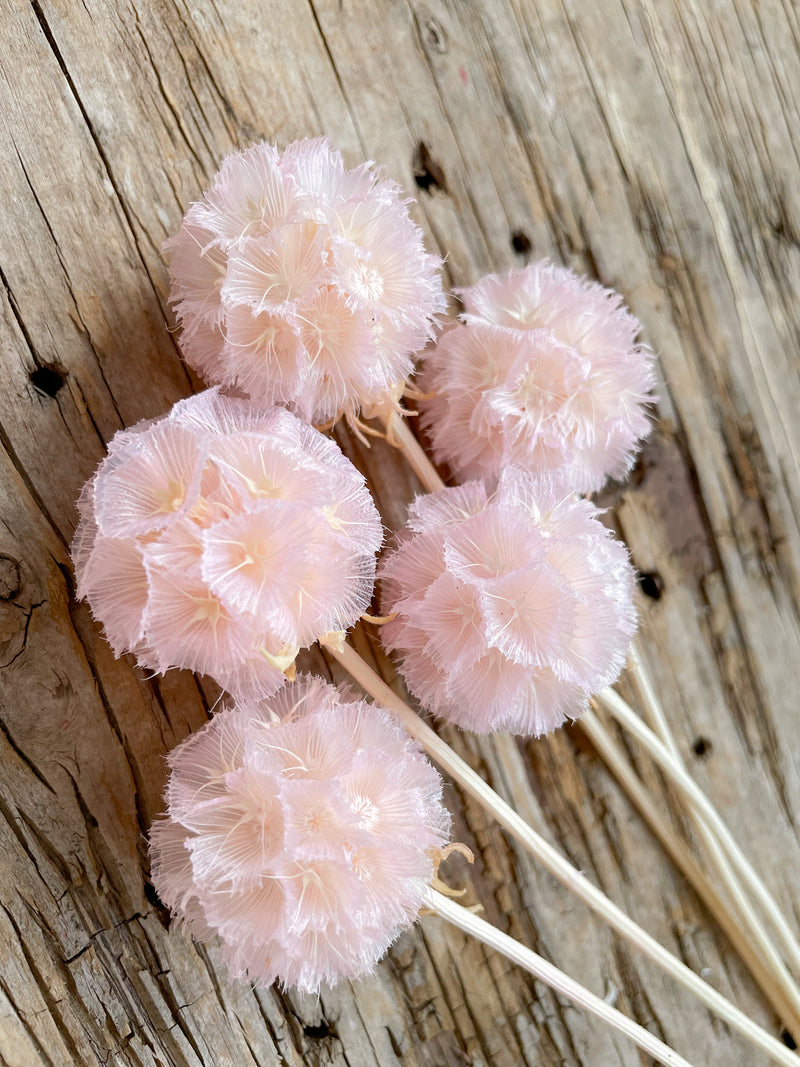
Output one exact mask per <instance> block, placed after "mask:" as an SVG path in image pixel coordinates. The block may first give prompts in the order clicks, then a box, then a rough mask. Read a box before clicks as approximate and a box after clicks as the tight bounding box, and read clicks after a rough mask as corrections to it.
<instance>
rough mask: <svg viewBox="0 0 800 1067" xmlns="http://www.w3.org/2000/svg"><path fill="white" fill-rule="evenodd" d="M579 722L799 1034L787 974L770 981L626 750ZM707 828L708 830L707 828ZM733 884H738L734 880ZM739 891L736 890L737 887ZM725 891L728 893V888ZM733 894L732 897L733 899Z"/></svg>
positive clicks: (590, 722) (799, 1015)
mask: <svg viewBox="0 0 800 1067" xmlns="http://www.w3.org/2000/svg"><path fill="white" fill-rule="evenodd" d="M580 727H581V729H582V730H583V731H584V733H585V734H586V736H587V737H588V738H589V740H590V741H591V742H592V744H593V745H594V747H595V748H596V749H597V751H598V752H599V753H600V756H601V757H602V759H603V761H604V762H605V763H606V764H607V766H608V768H609V770H610V771H611V773H612V774H613V775H614V776H615V777H616V779H617V781H618V783H619V784H620V786H621V787H622V789H624V791H625V792H626V793H627V795H628V797H629V799H630V801H631V803H632V804H633V805H634V807H635V808H637V810H638V811H639V814H640V815H641V816H642V818H643V819H644V820H645V822H646V823H647V824H648V826H649V827H650V829H651V830H652V832H653V833H654V835H655V836H656V838H657V839H658V840H659V841H660V842H661V844H662V846H663V848H664V849H665V851H666V852H667V853H668V855H669V856H670V857H671V858H672V861H673V863H674V864H675V866H676V867H677V868H678V869H679V870H680V871H682V872H683V874H684V875H685V877H686V878H687V880H688V881H689V883H690V884H691V885H692V886H693V887H694V890H695V892H696V893H697V895H698V896H699V897H700V899H701V900H702V901H703V903H704V904H705V906H706V907H707V908H708V910H709V912H710V913H711V915H712V916H713V917H714V919H715V920H716V922H717V923H718V925H719V926H720V928H721V929H722V931H723V933H724V934H725V936H726V937H727V938H728V940H729V941H730V943H731V945H733V947H734V948H735V949H736V951H737V952H738V953H739V956H740V957H741V959H742V961H743V962H744V964H745V966H746V967H747V968H748V970H749V971H750V973H751V975H752V976H753V978H754V979H755V981H756V982H757V983H758V985H759V987H760V988H761V990H762V991H763V993H764V995H765V996H766V998H767V1000H768V1001H769V1002H770V1003H771V1004H772V1006H773V1007H774V1009H775V1011H776V1012H777V1013H778V1017H779V1018H780V1019H781V1020H782V1022H783V1025H784V1026H785V1027H786V1028H787V1029H788V1030H789V1032H790V1033H791V1034H793V1035H794V1034H800V1011H798V1007H800V1005H798V1000H797V996H796V989H795V986H794V983H793V982H792V981H791V978H789V982H788V984H787V983H784V982H782V981H778V980H776V975H775V973H774V971H773V970H772V969H771V968H770V967H768V966H767V965H766V963H765V961H764V960H762V958H761V956H760V955H759V953H758V952H756V950H755V948H754V946H753V945H752V944H751V943H750V941H748V939H747V936H746V934H745V932H744V931H743V929H742V926H741V918H740V916H739V915H737V914H735V913H734V911H733V910H732V909H731V907H730V906H729V904H728V903H727V901H726V900H724V899H723V898H722V897H721V896H720V894H719V893H718V892H717V890H716V888H715V887H714V885H712V883H711V882H710V881H709V879H708V878H707V877H706V875H705V873H704V871H703V869H702V868H701V866H700V864H699V863H698V862H697V860H696V859H695V858H694V856H692V854H691V852H690V851H689V849H688V848H687V846H686V845H685V844H684V843H683V841H682V840H681V839H680V838H679V837H678V835H677V834H676V833H675V831H674V830H673V829H672V827H671V826H670V825H669V823H668V822H667V820H666V819H665V818H664V817H663V816H662V814H661V812H660V811H659V808H658V806H657V802H656V800H655V798H654V797H653V796H652V795H651V793H650V792H649V790H648V789H647V788H646V786H645V785H644V784H643V783H642V781H641V780H640V779H639V778H638V777H637V775H636V773H635V771H634V770H633V768H632V767H631V765H630V763H629V761H628V758H627V756H626V754H625V753H624V752H623V751H622V749H621V748H620V746H619V745H618V744H617V743H616V742H615V741H614V740H613V739H612V737H611V735H610V734H609V732H608V730H607V729H606V728H605V726H604V725H603V723H602V722H601V720H600V719H598V718H597V716H596V715H594V713H592V712H586V713H584V714H583V715H582V716H581V718H580ZM707 832H708V833H710V831H707ZM713 841H714V843H715V844H717V841H716V838H713ZM717 847H719V845H717ZM729 869H730V868H729ZM727 884H728V883H727V881H726V885H727ZM735 884H736V887H737V888H738V887H739V883H738V881H737V882H736V883H735ZM739 893H741V889H740V888H739ZM731 896H734V893H733V892H732V893H731ZM736 899H737V898H735V897H734V901H735V902H736ZM745 903H747V902H745ZM742 910H744V909H742ZM767 943H768V944H769V946H770V948H772V945H771V942H770V941H769V938H767ZM759 947H761V946H759ZM762 951H763V949H762ZM772 952H773V953H774V948H772ZM766 954H767V953H765V955H766ZM784 971H785V968H784Z"/></svg>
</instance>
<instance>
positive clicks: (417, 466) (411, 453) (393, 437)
mask: <svg viewBox="0 0 800 1067" xmlns="http://www.w3.org/2000/svg"><path fill="white" fill-rule="evenodd" d="M378 418H379V420H380V421H381V422H382V423H383V425H384V428H385V429H386V437H387V440H388V441H389V443H390V444H393V445H394V446H395V447H396V448H399V449H400V451H401V452H402V453H403V455H404V456H405V458H406V461H407V462H408V465H409V467H411V469H412V470H413V472H414V473H415V474H416V476H417V477H418V478H419V480H420V482H422V484H423V485H424V486H425V488H426V489H427V491H428V492H429V493H438V492H439V490H440V489H444V482H443V481H442V479H441V478H440V477H439V474H438V471H437V470H436V468H435V467H434V465H433V464H432V463H431V461H430V460H429V459H428V455H427V453H426V452H425V449H424V448H423V447H422V445H421V444H420V443H419V441H418V440H417V439H416V437H415V436H414V435H413V433H412V432H411V430H410V429H409V428H408V423H407V422H406V420H405V419H404V418H403V416H402V415H400V414H399V413H398V412H397V411H396V410H394V409H393V408H392V409H389V410H388V411H386V412H381V413H380V414H379V415H378Z"/></svg>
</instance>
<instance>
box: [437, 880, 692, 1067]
mask: <svg viewBox="0 0 800 1067" xmlns="http://www.w3.org/2000/svg"><path fill="white" fill-rule="evenodd" d="M425 904H426V905H427V907H429V908H430V909H431V911H433V912H435V913H436V914H437V915H438V916H440V918H442V919H445V920H446V921H447V922H449V923H452V925H453V926H455V927H457V928H458V929H459V930H462V931H463V932H464V933H465V934H469V935H470V936H471V937H475V938H477V939H478V941H482V942H483V944H484V945H488V946H489V948H492V949H494V950H495V952H499V953H501V954H502V955H503V956H505V957H506V958H507V959H509V960H511V961H512V963H516V964H517V966H519V967H523V968H524V969H525V970H526V971H528V972H530V974H532V975H533V976H534V978H538V979H539V981H540V982H544V984H545V985H547V986H550V988H551V989H553V990H555V992H556V993H560V994H561V996H563V997H566V998H567V1000H571V1001H572V1003H573V1004H577V1005H578V1007H579V1008H583V1010H584V1011H586V1012H589V1014H590V1015H594V1016H596V1017H597V1018H598V1019H602V1020H603V1022H604V1023H608V1025H609V1026H611V1027H613V1029H615V1030H618V1031H619V1033H621V1034H624V1035H625V1037H628V1038H630V1040H631V1041H633V1042H634V1044H636V1045H637V1046H638V1047H639V1048H640V1049H642V1050H643V1051H644V1052H647V1053H649V1055H651V1056H652V1057H653V1058H654V1059H655V1060H656V1061H657V1062H658V1063H663V1064H665V1065H666V1067H691V1064H690V1063H689V1061H688V1060H685V1059H684V1058H683V1056H679V1055H678V1053H677V1052H675V1051H674V1050H673V1049H671V1048H670V1047H669V1045H665V1044H664V1042H663V1041H659V1039H658V1038H657V1037H655V1036H654V1035H653V1034H651V1033H650V1032H649V1030H645V1028H644V1027H643V1026H640V1025H639V1024H638V1023H635V1022H634V1021H633V1019H629V1018H628V1016H627V1015H623V1014H622V1012H621V1011H617V1009H616V1008H612V1007H611V1006H610V1005H609V1004H606V1002H605V1001H604V1000H601V999H600V997H598V996H596V995H595V994H594V993H592V992H591V991H590V990H588V989H587V988H586V987H585V986H582V985H581V984H580V982H576V981H575V979H574V978H570V977H569V976H568V975H566V974H564V972H563V971H560V970H559V969H558V967H554V966H553V964H552V963H549V962H548V961H547V960H546V959H543V958H542V957H541V956H539V955H537V954H536V953H535V952H532V951H531V950H530V949H529V948H526V947H525V945H522V944H520V942H519V941H515V940H514V938H513V937H509V936H508V934H504V933H503V932H502V931H501V930H498V929H497V927H495V926H492V924H491V923H488V922H486V920H485V919H481V918H479V916H477V915H475V914H474V913H473V912H471V911H468V910H467V909H466V908H463V907H462V906H461V905H460V904H456V903H455V902H454V901H452V900H448V899H447V897H445V896H442V894H441V893H437V892H436V890H435V889H428V891H427V894H426V899H425Z"/></svg>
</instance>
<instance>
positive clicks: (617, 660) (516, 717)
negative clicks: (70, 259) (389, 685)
mask: <svg viewBox="0 0 800 1067" xmlns="http://www.w3.org/2000/svg"><path fill="white" fill-rule="evenodd" d="M597 515H598V511H597V509H596V508H595V507H594V505H593V504H591V503H590V502H589V501H587V500H579V499H576V498H575V497H574V496H572V494H569V493H567V492H566V491H565V490H564V489H563V488H561V487H560V486H559V483H558V482H556V481H555V480H554V479H553V478H549V477H536V476H534V475H532V474H530V473H527V472H525V471H522V470H520V469H518V468H510V469H508V470H506V471H504V472H503V474H502V475H501V477H500V482H499V486H498V488H497V490H496V492H495V493H494V494H493V495H488V494H487V491H486V489H485V487H484V485H483V484H482V483H480V482H470V483H467V484H466V485H463V486H459V487H457V488H453V489H443V490H441V491H440V492H438V493H435V494H433V495H430V496H421V497H418V498H417V500H416V501H415V502H414V504H413V505H412V506H411V509H410V518H409V527H410V530H408V531H404V532H403V533H402V534H401V535H400V537H399V547H397V548H396V549H395V550H394V551H393V552H392V553H391V554H390V555H389V556H388V557H387V558H386V559H385V561H384V562H383V563H382V565H381V570H380V572H379V578H382V579H383V584H384V593H383V598H382V607H383V610H384V611H385V612H387V614H388V613H389V612H396V618H395V619H394V620H393V621H391V622H389V623H388V624H387V625H385V626H384V627H383V628H382V631H381V634H382V638H383V641H384V644H385V645H386V647H387V648H388V649H389V650H392V651H397V652H398V653H399V655H400V658H401V662H402V671H403V675H404V677H405V680H406V683H407V685H408V687H409V689H410V690H411V692H412V693H413V694H414V695H415V696H416V697H417V698H418V699H419V700H420V702H421V703H422V704H424V705H426V706H427V707H430V708H431V709H432V710H433V711H434V712H436V713H437V714H438V715H440V716H442V718H445V719H449V720H450V721H451V722H454V723H456V724H457V725H459V726H462V727H464V728H465V729H468V730H474V731H475V732H476V733H490V732H494V731H500V730H508V731H510V732H512V733H518V734H526V735H530V734H533V735H539V734H543V733H547V732H548V731H550V730H553V729H555V728H556V727H557V726H560V725H561V724H562V723H563V722H564V721H565V720H566V719H567V718H576V717H577V716H578V715H580V714H581V713H582V712H583V711H585V710H586V707H587V704H588V698H589V696H590V695H591V694H592V693H594V692H596V691H597V690H598V689H600V688H602V687H603V686H604V685H609V684H610V683H611V682H613V681H614V679H615V678H616V677H617V675H618V674H619V672H620V670H621V668H622V666H623V664H624V662H625V654H626V651H627V648H628V645H629V643H630V639H631V637H632V635H633V632H634V630H635V627H636V615H635V611H634V608H633V591H634V576H633V569H632V568H631V565H630V562H629V560H628V554H627V551H626V549H625V547H624V545H622V544H621V543H620V542H618V541H614V540H613V539H612V538H611V537H610V535H609V533H608V531H607V530H606V528H605V527H604V526H603V525H602V524H601V523H600V521H599V519H598V518H597Z"/></svg>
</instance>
